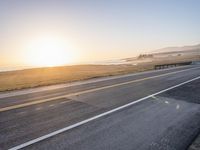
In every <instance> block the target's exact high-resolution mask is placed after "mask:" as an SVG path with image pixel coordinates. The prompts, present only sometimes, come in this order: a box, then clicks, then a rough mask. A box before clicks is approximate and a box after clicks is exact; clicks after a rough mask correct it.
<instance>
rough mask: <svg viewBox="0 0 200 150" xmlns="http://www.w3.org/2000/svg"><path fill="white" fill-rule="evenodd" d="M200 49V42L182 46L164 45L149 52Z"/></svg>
mask: <svg viewBox="0 0 200 150" xmlns="http://www.w3.org/2000/svg"><path fill="white" fill-rule="evenodd" d="M196 50H200V44H197V45H190V46H182V47H166V48H161V49H157V50H153V51H151V53H167V52H179V51H196Z"/></svg>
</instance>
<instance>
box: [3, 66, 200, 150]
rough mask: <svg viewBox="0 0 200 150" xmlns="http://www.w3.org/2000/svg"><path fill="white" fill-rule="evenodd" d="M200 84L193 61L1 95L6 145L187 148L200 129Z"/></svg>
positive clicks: (83, 149) (92, 149) (75, 149)
mask: <svg viewBox="0 0 200 150" xmlns="http://www.w3.org/2000/svg"><path fill="white" fill-rule="evenodd" d="M199 89H200V66H199V65H193V66H186V67H178V68H173V69H165V70H159V71H148V72H144V73H138V74H130V75H124V76H117V77H111V78H102V79H97V80H88V81H83V82H80V83H76V84H70V85H64V86H60V87H59V86H58V87H57V88H52V89H51V88H47V89H46V90H44V89H42V90H41V91H40V90H33V91H31V92H30V90H27V91H26V90H23V92H20V91H19V92H11V93H2V94H1V95H0V149H2V150H4V149H10V148H12V149H20V148H22V149H28V150H29V149H37V150H38V149H41V150H43V149H46V150H49V149H52V150H56V149H67V150H79V149H80V150H102V149H106V150H112V149H113V150H126V149H127V150H129V149H131V150H132V149H137V150H146V149H150V150H184V149H187V148H188V147H189V146H190V144H191V143H192V142H193V141H194V140H195V138H196V137H197V136H198V134H199V133H200V105H199V103H200V100H199V97H200V94H199V93H200V90H199ZM58 133H59V134H58Z"/></svg>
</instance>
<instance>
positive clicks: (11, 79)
mask: <svg viewBox="0 0 200 150" xmlns="http://www.w3.org/2000/svg"><path fill="white" fill-rule="evenodd" d="M183 61H186V59H175V60H173V61H170V63H174V62H183ZM187 61H190V60H189V59H187ZM163 63H169V61H168V60H166V61H163V60H162V61H153V62H148V63H140V64H138V65H75V66H65V67H51V68H35V69H25V70H19V71H8V72H1V73H0V91H9V90H19V89H24V88H33V87H38V86H47V85H53V84H60V83H68V82H73V81H80V80H86V79H91V78H97V77H105V76H113V75H121V74H127V73H134V72H141V71H146V70H152V69H154V66H155V65H157V64H163Z"/></svg>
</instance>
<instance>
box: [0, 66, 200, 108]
mask: <svg viewBox="0 0 200 150" xmlns="http://www.w3.org/2000/svg"><path fill="white" fill-rule="evenodd" d="M198 68H200V67H198ZM192 69H197V68H190V69H185V70H180V71H175V72H169V73H165V74H161V75H156V76H151V77H146V78H142V79H137V80H132V81H127V82H123V83H117V84H113V85H108V86H104V87H99V88H94V89H90V90H85V91H80V92H76V93H71V94H66V95H62V96H57V97H52V98H47V99H43V100H35V101H32V102H27V103H23V104H17V105H13V106H7V107H4V108H0V112H4V111H8V110H12V109H17V108H22V107H26V106H31V105H36V104H40V103H44V102H49V101H55V100H58V99H59V98H66V97H70V96H76V95H81V94H87V93H91V92H96V91H100V90H105V89H109V88H113V87H118V86H122V85H127V84H131V83H136V82H140V81H145V80H149V79H154V78H158V77H163V76H167V75H171V74H176V73H180V72H184V71H188V70H192Z"/></svg>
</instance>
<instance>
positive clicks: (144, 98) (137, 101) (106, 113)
mask: <svg viewBox="0 0 200 150" xmlns="http://www.w3.org/2000/svg"><path fill="white" fill-rule="evenodd" d="M197 79H200V76H198V77H196V78H193V79H191V80H188V81H185V82H182V83H180V84H177V85H175V86H172V87H169V88H167V89H164V90H161V91H159V92H157V93H154V94H151V95H148V96H146V97H143V98H140V99H138V100H136V101H133V102H131V103H128V104H125V105H122V106H120V107H117V108H115V109H112V110H110V111H107V112H104V113H102V114H99V115H97V116H94V117H91V118H88V119H86V120H83V121H81V122H78V123H76V124H73V125H70V126H67V127H65V128H62V129H59V130H57V131H54V132H52V133H49V134H47V135H44V136H41V137H39V138H36V139H33V140H31V141H28V142H26V143H23V144H21V145H18V146H15V147H13V148H10V150H18V149H21V148H24V147H27V146H29V145H32V144H34V143H37V142H40V141H42V140H45V139H48V138H50V137H53V136H55V135H57V134H60V133H62V132H66V131H68V130H70V129H73V128H76V127H78V126H81V125H83V124H86V123H88V122H90V121H93V120H95V119H98V118H101V117H103V116H106V115H109V114H111V113H114V112H116V111H119V110H121V109H124V108H127V107H129V106H131V105H134V104H136V103H139V102H141V101H144V100H146V99H148V98H151V97H153V96H156V95H158V94H161V93H164V92H166V91H169V90H171V89H174V88H176V87H179V86H182V85H184V84H187V83H189V82H192V81H195V80H197Z"/></svg>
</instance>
